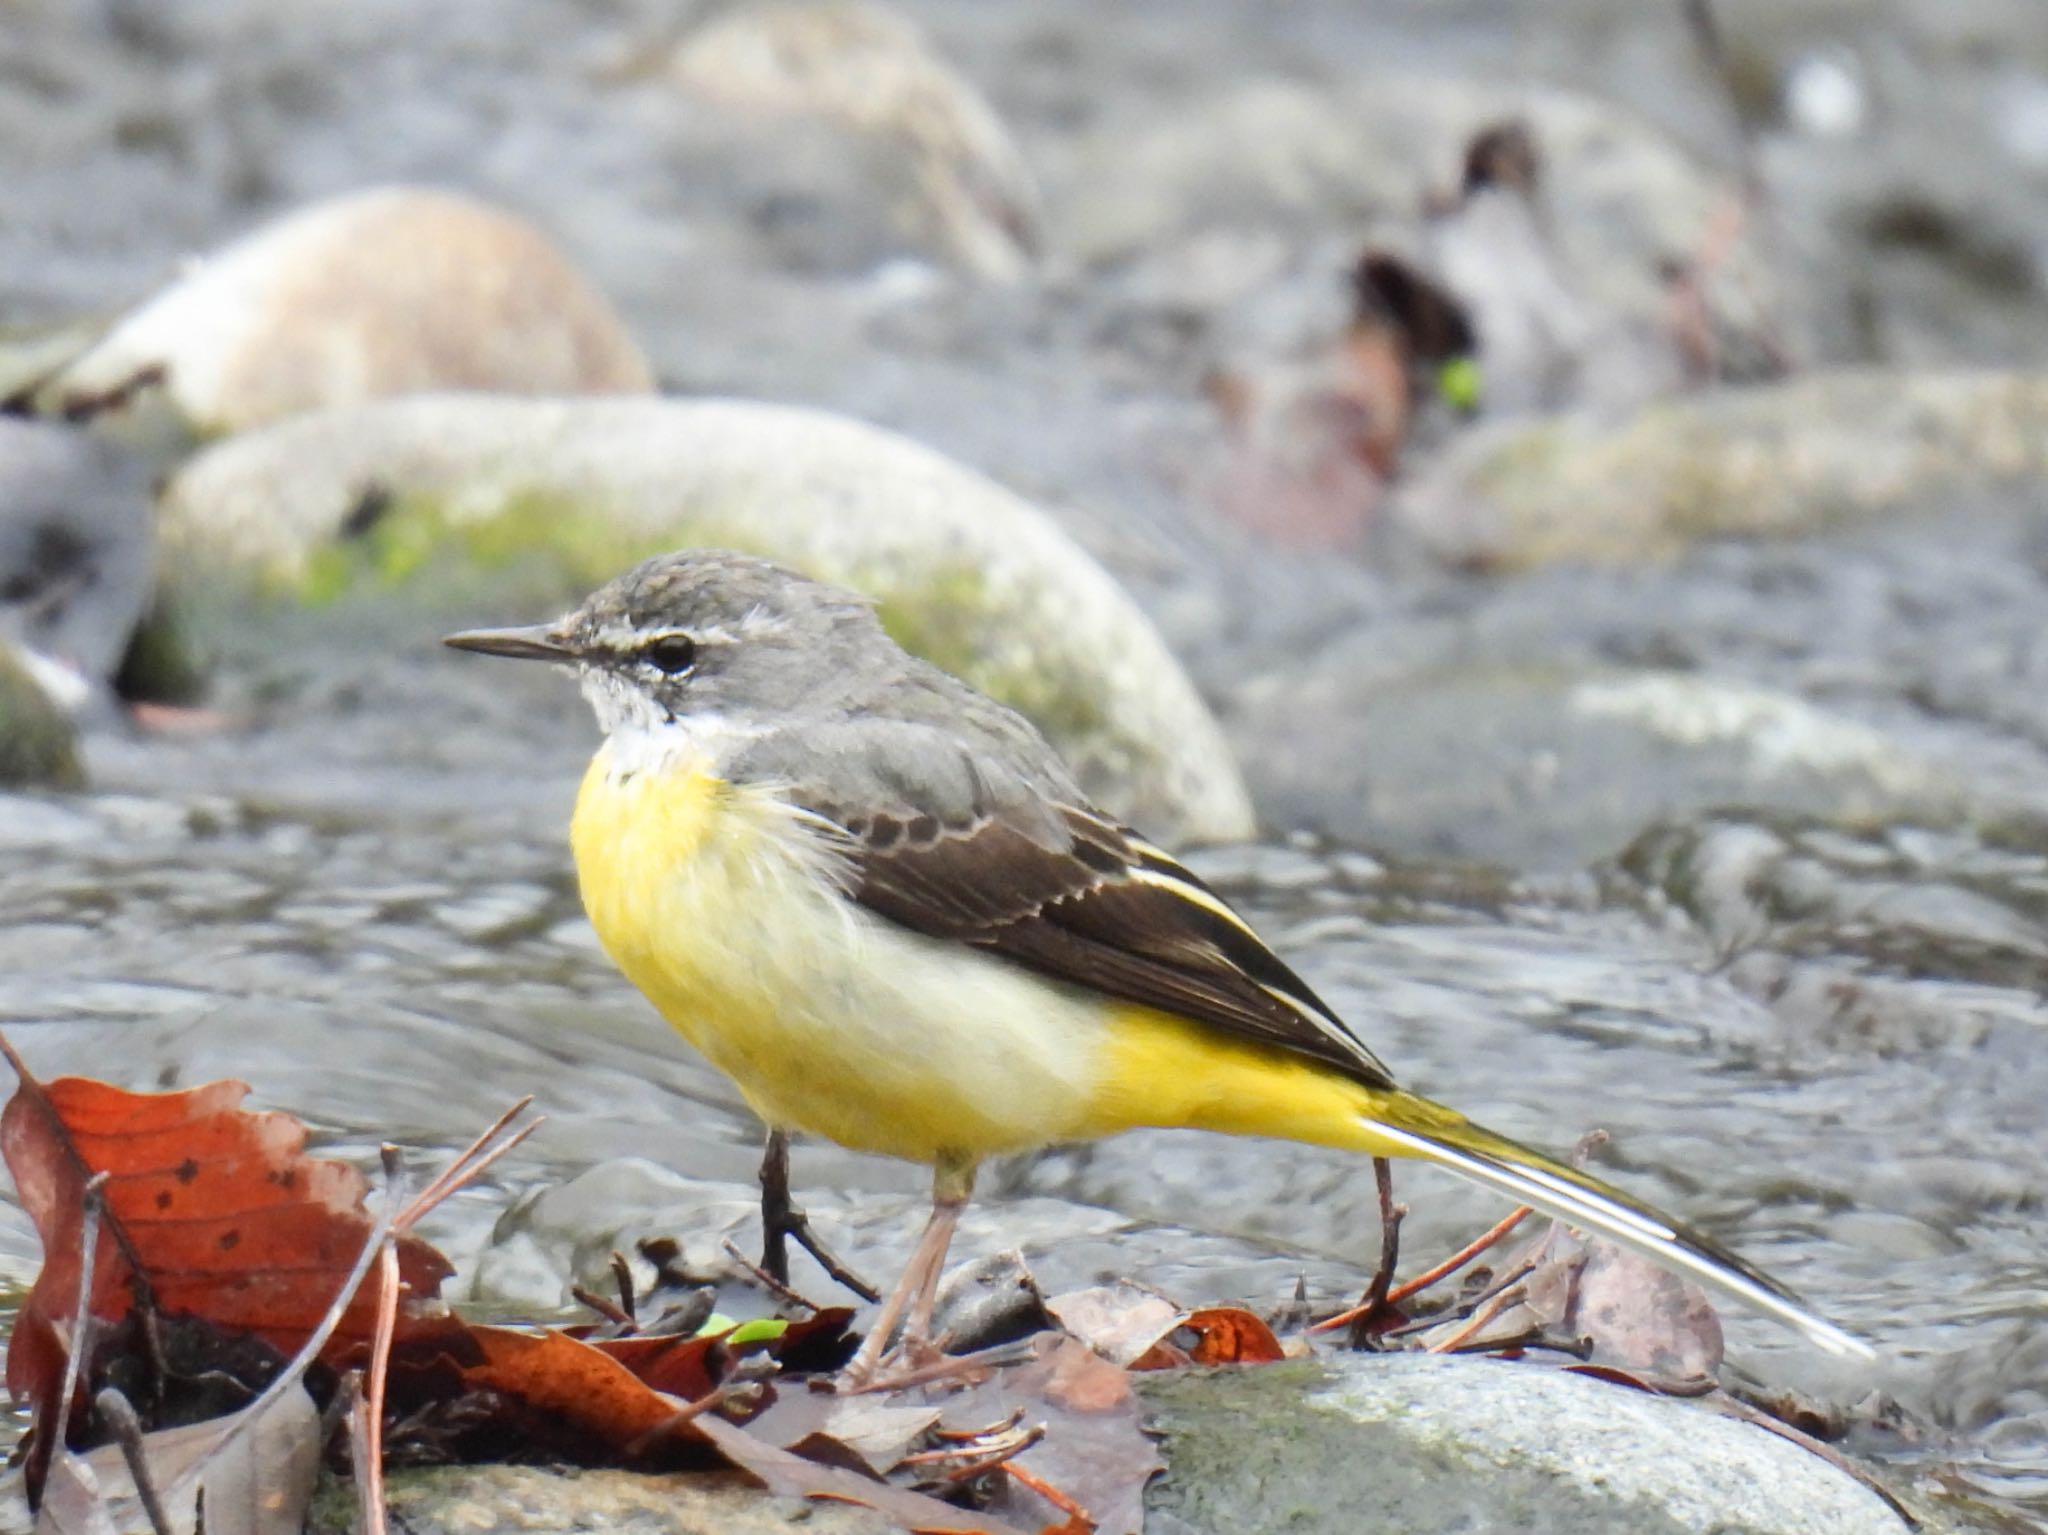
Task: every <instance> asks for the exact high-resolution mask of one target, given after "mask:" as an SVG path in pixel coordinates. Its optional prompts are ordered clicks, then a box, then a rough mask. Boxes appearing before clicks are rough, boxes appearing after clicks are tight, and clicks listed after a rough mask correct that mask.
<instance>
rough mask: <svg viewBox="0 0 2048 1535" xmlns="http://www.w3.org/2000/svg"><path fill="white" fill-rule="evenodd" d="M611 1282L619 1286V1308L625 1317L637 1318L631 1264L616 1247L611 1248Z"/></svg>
mask: <svg viewBox="0 0 2048 1535" xmlns="http://www.w3.org/2000/svg"><path fill="white" fill-rule="evenodd" d="M612 1283H613V1284H615V1285H617V1286H618V1287H619V1309H620V1310H621V1311H623V1312H625V1313H626V1319H627V1320H628V1321H636V1320H638V1318H639V1315H640V1306H639V1303H638V1297H637V1296H635V1295H634V1293H633V1265H632V1264H630V1263H628V1262H627V1261H626V1255H625V1254H624V1253H622V1252H620V1251H619V1250H618V1249H617V1248H613V1249H612Z"/></svg>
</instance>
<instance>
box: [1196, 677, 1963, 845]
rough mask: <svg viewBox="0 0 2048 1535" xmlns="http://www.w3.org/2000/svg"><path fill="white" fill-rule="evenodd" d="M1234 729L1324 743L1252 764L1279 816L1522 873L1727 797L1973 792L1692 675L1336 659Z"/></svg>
mask: <svg viewBox="0 0 2048 1535" xmlns="http://www.w3.org/2000/svg"><path fill="white" fill-rule="evenodd" d="M1231 729H1232V732H1233V733H1234V734H1235V735H1236V736H1237V737H1238V738H1239V739H1240V740H1243V741H1245V742H1248V743H1249V742H1281V743H1287V742H1308V743H1313V748H1312V749H1305V748H1301V747H1295V748H1292V749H1280V750H1267V751H1264V752H1262V753H1261V754H1260V756H1259V757H1258V758H1257V759H1256V761H1257V767H1256V787H1257V790H1258V794H1259V800H1260V804H1261V805H1262V806H1263V807H1264V808H1265V811H1266V813H1267V815H1268V816H1270V817H1271V818H1272V819H1273V820H1274V821H1275V822H1277V823H1278V824H1281V825H1287V826H1296V827H1304V828H1308V829H1311V830H1314V831H1318V832H1322V833H1325V834H1327V835H1330V836H1333V837H1336V838H1339V839H1340V840H1346V841H1357V842H1364V843H1368V844H1370V845H1371V846H1373V847H1374V848H1376V849H1379V850H1383V851H1388V852H1394V853H1400V854H1406V855H1428V856H1442V857H1453V858H1470V859H1478V860H1481V861H1483V862H1487V863H1494V864H1500V865H1503V866H1505V867H1509V868H1521V869H1539V868H1552V869H1556V868H1572V867H1578V866H1581V865H1583V864H1584V863H1586V862H1588V861H1590V860H1593V859H1598V858H1603V857H1607V856H1609V855H1612V854H1614V853H1617V852H1619V851H1620V850H1621V849H1622V848H1623V847H1625V846H1626V845H1628V844H1629V843H1630V842H1631V841H1632V840H1633V839H1634V838H1635V837H1636V836H1637V835H1639V834H1640V832H1641V831H1642V829H1643V827H1645V826H1646V825H1650V824H1654V823H1656V822H1659V821H1662V820H1666V819H1670V818H1683V817H1685V816H1688V815H1694V814H1698V813H1700V812H1702V811H1705V810H1708V809H1711V808H1713V807H1715V806H1719V805H1726V804H1745V805H1755V806H1760V807H1764V808H1768V809H1774V810H1786V811H1795V812H1803V813H1810V814H1818V815H1830V816H1845V817H1852V818H1853V817H1855V816H1859V815H1874V816H1885V815H1896V814H1924V815H1929V816H1937V815H1942V814H1952V813H1954V811H1955V809H1956V808H1957V807H1958V806H1959V805H1961V804H1963V803H1964V802H1965V800H1966V799H1967V798H1968V796H1967V795H1966V794H1965V792H1964V788H1963V786H1962V784H1961V783H1960V782H1959V781H1958V780H1957V779H1956V778H1955V777H1954V776H1953V775H1952V774H1951V773H1950V772H1948V771H1945V770H1944V767H1943V765H1942V764H1940V763H1938V762H1934V761H1930V760H1927V759H1925V758H1923V757H1922V756H1921V755H1920V754H1918V753H1916V752H1915V751H1913V750H1912V749H1910V748H1909V747H1907V746H1905V745H1903V744H1901V743H1898V742H1895V741H1893V740H1891V739H1890V738H1888V737H1887V736H1886V735H1884V734H1883V733H1882V732H1880V731H1877V730H1874V729H1872V728H1871V727H1869V726H1867V725H1864V724H1862V723H1860V722H1858V721H1856V720H1853V719H1850V718H1847V717H1846V716H1842V715H1837V714H1834V713H1832V712H1830V711H1828V710H1826V709H1822V708H1819V707H1817V706H1815V705H1813V704H1810V703H1808V702H1806V701H1805V700H1804V699H1801V698H1798V697H1796V696H1794V695H1792V694H1788V693H1782V692H1778V691H1776V690H1773V689H1768V688H1760V687H1754V686H1751V685H1749V684H1746V683H1738V682H1730V681H1726V680H1723V679H1718V678H1713V677H1706V676H1702V675H1700V674H1698V673H1693V672H1669V671H1607V670H1591V671H1586V672H1580V673H1575V672H1573V671H1572V670H1571V669H1569V668H1566V667H1541V666H1520V667H1518V666H1514V665H1511V664H1508V663H1505V662H1478V663H1473V664H1469V665H1462V666H1451V665H1439V666H1434V667H1427V668H1423V669H1420V670H1416V671H1410V672H1404V673H1400V674H1396V675H1393V676H1390V677H1386V678H1380V679H1369V678H1360V677H1358V676H1357V675H1356V674H1355V672H1353V671H1351V670H1350V669H1348V668H1338V667H1329V668H1325V669H1322V670H1320V671H1318V672H1317V673H1316V674H1314V675H1312V676H1310V677H1307V678H1299V679H1291V680H1290V681H1289V682H1288V683H1287V685H1286V686H1285V687H1281V686H1277V685H1275V686H1269V687H1266V688H1263V689H1261V690H1260V691H1259V692H1258V693H1257V694H1256V695H1255V696H1253V697H1251V698H1249V699H1248V700H1247V704H1246V707H1244V708H1243V709H1241V710H1240V711H1239V712H1238V713H1237V714H1236V715H1235V716H1234V717H1233V719H1232V721H1231Z"/></svg>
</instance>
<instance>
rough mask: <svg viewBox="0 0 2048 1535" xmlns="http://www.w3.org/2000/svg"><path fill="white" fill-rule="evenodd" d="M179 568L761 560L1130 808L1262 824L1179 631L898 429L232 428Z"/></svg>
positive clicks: (355, 424) (1235, 826)
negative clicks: (994, 710) (1034, 736)
mask: <svg viewBox="0 0 2048 1535" xmlns="http://www.w3.org/2000/svg"><path fill="white" fill-rule="evenodd" d="M160 519H161V524H162V532H163V537H164V540H165V544H166V548H167V551H168V554H169V557H170V558H171V559H173V560H174V561H175V562H176V563H177V564H178V565H179V566H180V567H182V569H183V570H184V571H186V572H196V573H199V574H200V575H202V576H203V577H206V578H211V577H212V576H214V575H215V574H216V573H219V572H222V571H230V572H232V571H239V572H242V573H244V574H245V575H246V576H247V577H249V578H251V579H253V580H255V581H257V582H260V583H262V584H265V585H267V586H269V587H271V588H273V589H283V590H287V591H292V592H297V593H300V594H302V595H317V596H325V595H332V594H334V593H337V592H339V591H341V590H343V589H345V588H347V587H348V586H350V585H352V584H355V583H357V582H363V581H368V582H377V581H388V580H391V579H395V578H399V577H403V576H406V575H410V574H413V573H415V572H419V571H422V570H438V571H443V572H447V571H450V570H452V569H461V570H469V569H473V568H474V567H475V566H476V565H477V564H479V563H482V564H494V563H495V564H508V563H517V562H520V561H535V560H538V561H541V562H543V563H546V564H550V565H552V566H554V567H556V568H558V569H559V570H560V571H561V572H562V573H564V574H566V575H567V576H568V577H569V578H571V579H572V580H573V581H574V582H575V583H578V584H581V585H595V584H596V583H598V582H600V581H603V580H605V579H608V578H609V577H610V576H612V575H614V574H616V573H617V572H618V571H619V570H621V569H623V568H624V567H625V566H626V565H628V564H630V563H631V562H633V561H634V560H636V559H639V558H642V557H644V556H646V555H648V554H652V553H656V552H660V551H664V550H669V549H676V548H683V547H689V546H699V547H724V548H733V549H740V550H745V551H748V552H751V553H756V554H762V555H766V556H769V557H771V558H775V559H780V560H784V561H787V562H788V563H790V564H792V565H794V566H797V567H798V568H800V569H802V570H805V571H807V572H809V573H810V574H812V575H815V576H818V577H821V578H823V579H826V580H831V581H837V582H840V583H842V584H845V585H848V586H852V587H854V588H856V589H859V590H861V591H865V592H867V593H869V594H870V595H872V596H874V597H875V598H876V599H877V600H878V602H879V603H880V605H881V612H882V616H883V619H884V621H885V622H886V623H887V625H888V626H889V628H890V631H891V632H892V633H893V634H894V635H895V636H896V637H897V639H899V640H900V641H902V642H903V643H904V644H905V645H906V646H908V647H909V648H910V649H911V650H914V651H916V652H918V653H920V654H922V655H924V656H927V657H929V658H930V659H931V660H933V661H935V662H937V663H938V664H939V665H941V666H944V667H946V668H948V669H949V670H951V671H954V672H957V673H958V674H960V675H961V676H963V677H966V678H967V679H968V680H970V681H972V682H974V683H976V684H977V685H978V686H980V687H982V688H983V689H984V690H986V691H987V692H989V693H991V694H993V695H995V696H996V697H998V698H1001V699H1003V700H1004V701H1005V702H1007V703H1009V704H1011V705H1013V706H1014V707H1016V708H1018V709H1020V710H1022V711H1023V712H1024V713H1025V714H1027V715H1028V716H1030V717H1031V718H1032V719H1033V720H1034V721H1035V722H1036V723H1037V724H1038V725H1039V726H1040V727H1041V728H1042V729H1043V730H1044V731H1045V732H1046V733H1047V734H1048V735H1049V736H1050V737H1051V738H1052V739H1053V740H1054V742H1055V743H1056V744H1058V745H1059V747H1060V748H1061V749H1062V750H1063V751H1064V752H1065V753H1066V754H1067V756H1068V758H1069V759H1070V760H1071V761H1072V762H1073V764H1074V766H1075V768H1076V770H1077V771H1078V772H1079V773H1080V775H1081V779H1082V782H1083V784H1084V785H1085V786H1086V787H1087V788H1088V790H1089V792H1090V793H1091V794H1093V795H1095V796H1096V797H1097V798H1098V799H1099V800H1100V801H1101V803H1102V804H1103V805H1104V807H1105V808H1107V809H1108V810H1110V811H1111V812H1112V813H1114V814H1117V815H1121V816H1125V817H1127V818H1129V819H1130V820H1132V821H1133V822H1135V823H1136V824H1138V825H1140V826H1144V827H1146V828H1148V829H1151V830H1152V831H1153V833H1154V834H1155V835H1158V836H1161V837H1172V838H1177V839H1186V840H1198V841H1227V840H1234V839H1237V838H1241V837H1244V836H1247V835H1249V834H1250V832H1251V830H1252V827H1253V817H1252V811H1251V805H1250V801H1249V799H1248V797H1247V795H1246V792H1245V789H1244V785H1243V781H1242V780H1241V778H1240V777H1239V775H1238V770H1237V766H1236V764H1235V762H1234V761H1233V760H1232V758H1231V755H1230V752H1229V749H1228V747H1227V746H1226V745H1225V743H1224V739H1223V735H1222V732H1221V730H1220V728H1219V727H1218V726H1217V724H1216V721H1215V719H1214V718H1213V717H1212V716H1211V715H1210V713H1209V711H1208V708H1207V707H1206V705H1205V704H1204V703H1203V702H1202V700H1201V698H1200V697H1199V696H1198V695H1197V693H1196V692H1195V689H1194V686H1193V684H1192V683H1191V682H1190V681H1189V680H1188V678H1187V676H1186V674H1185V673H1184V672H1183V671H1182V670H1181V668H1180V665H1179V663H1178V662H1177V661H1175V659H1174V658H1173V656H1172V654H1171V653H1170V652H1169V651H1168V650H1167V648H1166V644H1165V642H1164V641H1163V640H1162V639H1161V638H1160V636H1159V634H1158V632H1157V631H1156V630H1155V629H1154V628H1153V627H1152V624H1151V623H1150V621H1149V620H1148V619H1147V618H1146V617H1145V615H1144V614H1143V613H1142V612H1141V611H1140V610H1139V608H1138V607H1137V605H1136V604H1135V603H1134V602H1133V601H1132V600H1131V598H1130V597H1129V596H1128V595H1127V594H1126V593H1125V592H1124V591H1123V589H1122V588H1121V587H1119V586H1118V585H1117V583H1116V581H1115V580H1114V579H1113V578H1112V577H1111V576H1110V575H1109V573H1108V572H1107V571H1105V570H1104V569H1103V568H1102V567H1101V566H1100V565H1098V564H1097V563H1096V562H1095V561H1094V560H1093V559H1092V558H1091V557H1090V556H1089V555H1088V554H1087V553H1086V552H1084V551H1083V550H1082V549H1081V548H1080V546H1079V545H1077V544H1076V543H1075V542H1074V541H1073V540H1072V539H1071V538H1070V537H1068V535H1067V534H1066V533H1065V532H1064V531H1063V530H1062V529H1061V528H1060V527H1059V526H1058V525H1057V524H1056V523H1054V522H1053V521H1052V519H1051V518H1050V517H1048V516H1047V515H1046V514H1045V513H1044V512H1042V511H1040V510H1039V509H1038V508H1037V507H1035V506H1032V505H1031V504H1030V503H1029V502H1027V501H1025V500H1024V499H1022V498H1021V497H1019V496H1016V495H1014V494H1012V493H1011V492H1009V491H1007V490H1005V489H1003V488H1002V487H1001V486H999V485H997V484H995V483H993V482H992V481H990V480H988V479H986V478H984V477H983V476H981V475H979V474H977V473H975V472H974V471H972V470H970V469H968V468H966V467H964V466H962V465H960V464H957V463H955V462H953V461H952V460H950V459H947V458H945V457H944V456H943V455H941V454H938V453H935V452H933V451H931V450H930V449H928V448H925V447H922V446H920V445H919V444H917V443H914V442H911V441H909V440H907V439H905V438H902V437H899V436H896V435H895V434H893V433H890V432H885V431H881V430H879V429H877V428H875V427H871V426H867V425H865V424H863V423H861V422H858V421H853V420H848V419H846V418H843V417H838V416H834V415H830V414H827V413H825V412H821V411H815V410H806V409H800V408H795V407H789V406H781V405H767V404H758V403H753V402H748V401H738V400H668V399H611V400H514V399H508V398H502V397H491V396H479V395H467V396H465V395H442V396H420V397H415V398H412V399H408V400H395V401H386V402H381V403H377V404H372V405H366V406H361V407H357V408H353V409H348V410H337V411H328V412H322V413H320V414H317V415H310V416H305V417H301V418H299V419H297V420H293V421H289V422H284V423H280V424H279V425H277V426H275V427H272V428H270V429H268V430H266V431H262V432H257V433H251V434H247V435H244V436H241V437H237V438H233V439H231V440H229V441H226V442H223V443H219V444H217V445H215V446H214V447H212V448H210V449H209V450H207V451H206V452H205V453H203V454H201V455H200V456H199V457H197V458H195V459H194V460H192V461H191V462H190V463H189V464H187V465H186V466H185V467H184V468H183V469H182V470H181V471H180V472H179V473H178V474H177V476H176V477H175V478H174V479H173V480H172V482H171V483H170V485H169V486H168V488H167V489H166V491H165V494H164V498H163V502H162V507H161V513H160Z"/></svg>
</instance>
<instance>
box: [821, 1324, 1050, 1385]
mask: <svg viewBox="0 0 2048 1535" xmlns="http://www.w3.org/2000/svg"><path fill="white" fill-rule="evenodd" d="M1034 1352H1036V1349H1035V1345H1034V1343H1033V1341H1032V1340H1031V1339H1030V1338H1019V1339H1017V1340H1016V1341H1015V1342H1014V1343H998V1344H995V1345H994V1346H992V1347H990V1348H985V1349H983V1350H981V1352H979V1353H977V1354H948V1355H946V1357H945V1358H943V1359H935V1360H933V1361H932V1362H931V1363H930V1364H921V1365H918V1366H917V1367H915V1368H914V1369H909V1370H905V1371H904V1372H903V1373H902V1374H900V1375H890V1376H887V1377H885V1378H883V1379H879V1380H871V1381H869V1382H868V1383H867V1384H866V1385H865V1386H856V1387H854V1388H853V1389H852V1390H851V1391H845V1392H842V1393H841V1394H842V1395H845V1396H864V1395H866V1394H867V1393H869V1392H873V1391H900V1390H902V1389H903V1388H905V1387H906V1386H922V1385H927V1384H929V1383H930V1382H932V1381H935V1380H945V1379H946V1378H947V1377H949V1376H953V1375H964V1374H966V1373H968V1372H969V1371H971V1370H979V1369H983V1368H987V1369H1000V1368H1001V1367H1002V1366H1004V1365H1008V1364H1022V1363H1023V1362H1024V1361H1025V1360H1026V1359H1028V1358H1030V1357H1031V1355H1032V1354H1033V1353H1034ZM826 1389H831V1388H830V1387H827V1388H826Z"/></svg>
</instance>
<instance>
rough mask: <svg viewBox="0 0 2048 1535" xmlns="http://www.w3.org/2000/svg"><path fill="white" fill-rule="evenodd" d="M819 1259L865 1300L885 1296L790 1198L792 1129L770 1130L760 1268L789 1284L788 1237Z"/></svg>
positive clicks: (765, 1159)
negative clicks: (821, 1237) (840, 1255)
mask: <svg viewBox="0 0 2048 1535" xmlns="http://www.w3.org/2000/svg"><path fill="white" fill-rule="evenodd" d="M791 1237H795V1238H796V1240H797V1245H798V1246H800V1247H801V1248H803V1250H804V1251H805V1252H807V1253H809V1254H810V1255H811V1256H812V1257H813V1258H816V1259H817V1260H818V1266H819V1267H820V1268H822V1269H823V1270H824V1271H825V1272H826V1273H827V1274H830V1275H831V1276H832V1277H833V1278H834V1279H835V1280H837V1281H838V1282H839V1283H840V1284H843V1285H845V1286H846V1288H847V1289H849V1290H851V1291H853V1293H854V1294H855V1295H858V1296H859V1297H860V1298H861V1299H862V1300H864V1301H869V1302H873V1301H878V1300H880V1299H881V1298H882V1297H881V1295H880V1293H879V1292H878V1291H876V1290H875V1289H874V1287H873V1286H871V1285H870V1284H868V1282H867V1281H866V1280H864V1279H862V1278H861V1277H860V1275H858V1274H856V1273H854V1271H853V1270H852V1269H850V1268H848V1267H847V1266H846V1265H845V1264H843V1263H841V1262H840V1261H839V1260H838V1259H837V1258H836V1257H834V1256H833V1254H832V1250H831V1249H830V1248H829V1247H827V1246H826V1245H825V1244H824V1243H823V1242H822V1241H820V1240H819V1239H818V1234H817V1233H816V1232H815V1231H813V1230H811V1218H810V1217H809V1216H808V1215H806V1214H804V1212H803V1211H802V1210H800V1209H798V1208H797V1206H796V1203H795V1201H793V1200H792V1199H791V1198H790V1197H789V1132H788V1131H787V1130H777V1129H771V1130H770V1131H769V1132H768V1142H767V1144H766V1145H765V1146H764V1147H763V1148H762V1150H761V1268H762V1271H763V1272H765V1273H766V1274H767V1275H768V1277H769V1278H770V1279H772V1280H774V1281H775V1282H776V1283H777V1284H779V1285H783V1286H787V1285H788V1284H789V1239H790V1238H791Z"/></svg>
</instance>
